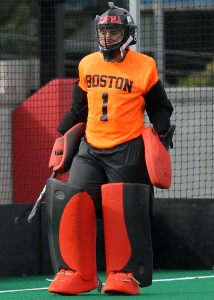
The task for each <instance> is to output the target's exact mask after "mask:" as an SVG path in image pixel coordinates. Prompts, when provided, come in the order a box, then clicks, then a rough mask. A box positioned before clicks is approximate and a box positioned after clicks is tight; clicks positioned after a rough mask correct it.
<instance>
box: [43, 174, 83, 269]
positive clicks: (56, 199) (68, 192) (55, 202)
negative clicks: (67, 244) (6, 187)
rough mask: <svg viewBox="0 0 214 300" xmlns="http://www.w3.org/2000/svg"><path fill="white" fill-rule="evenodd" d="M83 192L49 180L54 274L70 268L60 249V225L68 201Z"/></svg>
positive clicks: (47, 195)
mask: <svg viewBox="0 0 214 300" xmlns="http://www.w3.org/2000/svg"><path fill="white" fill-rule="evenodd" d="M80 192H83V190H82V189H81V188H79V187H76V186H72V187H71V186H70V185H68V183H66V182H63V181H59V180H56V179H48V181H47V189H46V214H47V231H48V240H49V248H50V255H51V262H52V266H53V270H54V273H57V272H58V271H59V269H61V268H69V267H68V266H67V264H66V263H65V262H64V260H63V258H62V256H61V253H60V249H59V225H60V220H61V217H62V213H63V211H64V208H65V206H66V204H67V203H68V201H69V200H70V199H71V198H72V197H73V196H74V195H76V194H78V193H80Z"/></svg>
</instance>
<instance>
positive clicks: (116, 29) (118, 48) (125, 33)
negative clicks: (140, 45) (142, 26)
mask: <svg viewBox="0 0 214 300" xmlns="http://www.w3.org/2000/svg"><path fill="white" fill-rule="evenodd" d="M108 4H109V7H110V9H109V10H108V11H106V12H105V13H103V14H102V15H101V16H98V15H97V16H96V18H95V22H96V32H97V37H98V44H99V48H100V51H101V53H103V56H104V60H105V61H111V60H113V59H114V58H115V57H116V55H117V53H118V52H120V53H121V56H122V57H123V50H124V49H126V48H127V47H128V46H129V45H134V44H136V43H137V32H138V28H137V26H136V25H135V23H134V20H133V18H132V16H131V15H130V13H129V12H128V11H127V10H125V9H124V8H120V7H117V6H115V5H114V3H113V2H108ZM107 34H108V36H107ZM109 35H110V37H109Z"/></svg>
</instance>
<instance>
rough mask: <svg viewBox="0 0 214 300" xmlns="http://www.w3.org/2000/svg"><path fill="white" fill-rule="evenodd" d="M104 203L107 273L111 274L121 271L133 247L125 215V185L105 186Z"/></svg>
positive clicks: (103, 191)
mask: <svg viewBox="0 0 214 300" xmlns="http://www.w3.org/2000/svg"><path fill="white" fill-rule="evenodd" d="M102 203H103V217H104V231H105V243H106V246H107V247H106V273H107V274H109V272H110V271H112V270H121V269H122V268H123V267H124V266H125V265H126V264H127V262H128V260H129V258H130V256H131V245H130V242H129V237H128V234H127V230H126V224H125V220H124V213H123V184H122V183H114V184H106V185H103V186H102ZM112 254H113V255H112Z"/></svg>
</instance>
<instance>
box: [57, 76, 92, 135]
mask: <svg viewBox="0 0 214 300" xmlns="http://www.w3.org/2000/svg"><path fill="white" fill-rule="evenodd" d="M78 83H79V81H76V82H75V83H74V88H73V92H72V106H71V108H70V110H69V111H68V112H67V113H66V114H65V115H64V117H63V119H62V120H61V122H60V124H59V126H58V127H57V130H58V131H59V132H60V133H61V134H65V133H66V131H68V130H69V129H70V128H71V127H73V126H74V125H76V124H77V123H79V122H86V120H87V115H88V102H87V93H86V92H85V91H83V90H82V89H81V88H80V87H79V85H78Z"/></svg>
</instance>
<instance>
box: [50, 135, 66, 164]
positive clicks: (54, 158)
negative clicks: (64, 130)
mask: <svg viewBox="0 0 214 300" xmlns="http://www.w3.org/2000/svg"><path fill="white" fill-rule="evenodd" d="M63 151H64V136H62V137H60V138H57V139H56V141H55V143H54V145H53V149H52V152H51V156H50V161H49V168H52V169H54V168H55V167H57V166H58V165H59V164H60V163H61V160H62V157H63Z"/></svg>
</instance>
